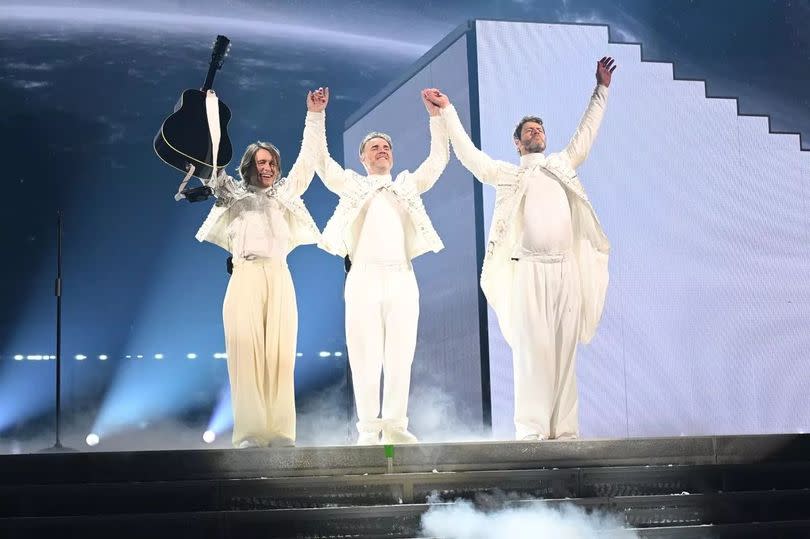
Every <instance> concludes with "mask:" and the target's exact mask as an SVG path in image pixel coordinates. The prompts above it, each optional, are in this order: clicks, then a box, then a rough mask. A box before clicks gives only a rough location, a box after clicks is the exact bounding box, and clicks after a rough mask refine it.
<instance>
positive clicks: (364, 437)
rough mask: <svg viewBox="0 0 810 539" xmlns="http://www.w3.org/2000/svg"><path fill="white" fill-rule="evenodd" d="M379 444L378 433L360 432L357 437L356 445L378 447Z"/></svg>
mask: <svg viewBox="0 0 810 539" xmlns="http://www.w3.org/2000/svg"><path fill="white" fill-rule="evenodd" d="M379 444H380V431H377V432H361V433H360V434H359V435H358V436H357V445H379Z"/></svg>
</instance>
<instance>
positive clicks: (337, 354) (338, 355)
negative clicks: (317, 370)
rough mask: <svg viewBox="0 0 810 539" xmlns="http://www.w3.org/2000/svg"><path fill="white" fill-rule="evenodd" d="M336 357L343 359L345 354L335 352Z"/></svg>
mask: <svg viewBox="0 0 810 539" xmlns="http://www.w3.org/2000/svg"><path fill="white" fill-rule="evenodd" d="M335 357H343V352H335Z"/></svg>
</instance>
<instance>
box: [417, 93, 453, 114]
mask: <svg viewBox="0 0 810 539" xmlns="http://www.w3.org/2000/svg"><path fill="white" fill-rule="evenodd" d="M422 101H424V102H425V107H427V109H428V112H429V113H430V115H431V116H436V115H437V114H439V112H440V109H443V108H444V107H446V106H447V105H449V104H450V98H448V97H447V96H446V95H444V94H443V93H442V92H441V91H440V90H439V89H438V88H425V89H424V90H422ZM434 110H435V111H436V114H434V113H433V111H434Z"/></svg>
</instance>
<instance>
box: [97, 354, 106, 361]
mask: <svg viewBox="0 0 810 539" xmlns="http://www.w3.org/2000/svg"><path fill="white" fill-rule="evenodd" d="M98 358H99V359H100V360H101V361H107V356H105V355H104V354H101V355H100V356H98Z"/></svg>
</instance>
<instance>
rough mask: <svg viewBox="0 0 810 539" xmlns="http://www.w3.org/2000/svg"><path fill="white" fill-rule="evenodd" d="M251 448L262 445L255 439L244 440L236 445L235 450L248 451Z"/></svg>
mask: <svg viewBox="0 0 810 539" xmlns="http://www.w3.org/2000/svg"><path fill="white" fill-rule="evenodd" d="M251 447H262V444H261V443H259V441H258V440H257V439H256V438H245V439H244V440H242V441H241V442H239V443H238V444H236V449H249V448H251Z"/></svg>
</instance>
